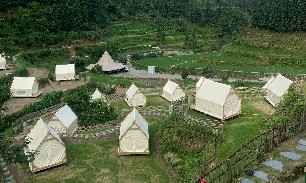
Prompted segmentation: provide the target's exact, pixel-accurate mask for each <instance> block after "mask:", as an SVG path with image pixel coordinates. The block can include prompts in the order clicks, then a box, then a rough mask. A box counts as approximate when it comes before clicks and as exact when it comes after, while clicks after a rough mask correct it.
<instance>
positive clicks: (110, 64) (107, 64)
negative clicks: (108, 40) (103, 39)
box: [86, 51, 125, 72]
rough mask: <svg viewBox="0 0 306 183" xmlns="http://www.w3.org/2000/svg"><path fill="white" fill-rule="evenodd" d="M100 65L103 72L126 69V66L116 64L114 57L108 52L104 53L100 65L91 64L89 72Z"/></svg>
mask: <svg viewBox="0 0 306 183" xmlns="http://www.w3.org/2000/svg"><path fill="white" fill-rule="evenodd" d="M96 65H100V66H101V67H102V70H103V71H104V72H110V71H117V70H120V69H123V68H125V65H123V64H122V63H118V62H115V61H114V60H113V59H112V57H111V56H110V55H109V54H108V52H107V51H105V52H104V54H103V55H102V57H101V58H100V60H99V61H98V63H96V64H90V65H89V66H88V67H86V68H87V69H88V70H91V69H92V68H94V66H96Z"/></svg>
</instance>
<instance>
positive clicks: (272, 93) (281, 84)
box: [263, 74, 293, 106]
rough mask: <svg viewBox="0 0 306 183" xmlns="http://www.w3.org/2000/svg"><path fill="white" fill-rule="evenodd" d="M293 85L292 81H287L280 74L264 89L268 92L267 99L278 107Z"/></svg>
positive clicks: (272, 78)
mask: <svg viewBox="0 0 306 183" xmlns="http://www.w3.org/2000/svg"><path fill="white" fill-rule="evenodd" d="M292 83H293V82H292V81H291V80H290V79H287V78H286V77H284V76H282V75H281V74H278V75H277V76H276V77H275V78H274V77H271V79H270V80H269V81H268V82H267V83H266V84H265V86H264V87H263V89H265V90H266V99H267V100H268V101H269V102H270V104H271V105H273V106H276V105H277V104H278V103H279V102H280V101H281V99H282V97H283V96H284V95H285V94H286V92H287V91H288V89H289V87H290V85H291V84H292Z"/></svg>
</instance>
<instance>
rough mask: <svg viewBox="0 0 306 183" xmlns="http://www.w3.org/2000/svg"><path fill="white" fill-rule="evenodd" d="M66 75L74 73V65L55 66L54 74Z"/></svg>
mask: <svg viewBox="0 0 306 183" xmlns="http://www.w3.org/2000/svg"><path fill="white" fill-rule="evenodd" d="M67 73H75V66H74V64H66V65H56V66H55V74H67Z"/></svg>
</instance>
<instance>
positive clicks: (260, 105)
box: [252, 101, 275, 116]
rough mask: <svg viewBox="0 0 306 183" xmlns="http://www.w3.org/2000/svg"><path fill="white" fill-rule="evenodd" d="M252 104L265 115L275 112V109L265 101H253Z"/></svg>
mask: <svg viewBox="0 0 306 183" xmlns="http://www.w3.org/2000/svg"><path fill="white" fill-rule="evenodd" d="M252 106H253V107H254V108H256V109H258V110H260V111H261V112H262V113H264V114H265V115H266V116H272V115H273V114H274V113H275V109H274V108H273V107H272V106H271V105H270V104H268V103H267V102H265V101H259V102H253V103H252Z"/></svg>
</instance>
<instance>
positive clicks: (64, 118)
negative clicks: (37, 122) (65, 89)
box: [49, 105, 78, 134]
mask: <svg viewBox="0 0 306 183" xmlns="http://www.w3.org/2000/svg"><path fill="white" fill-rule="evenodd" d="M49 125H50V126H51V127H52V128H53V129H54V130H55V131H56V132H57V133H60V134H73V133H74V132H75V131H76V130H77V128H78V117H77V116H76V114H75V113H74V112H73V111H72V109H71V108H70V107H69V106H68V105H65V106H64V107H62V108H60V109H59V110H58V111H57V112H56V113H55V115H54V116H53V118H52V120H51V121H50V122H49Z"/></svg>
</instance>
